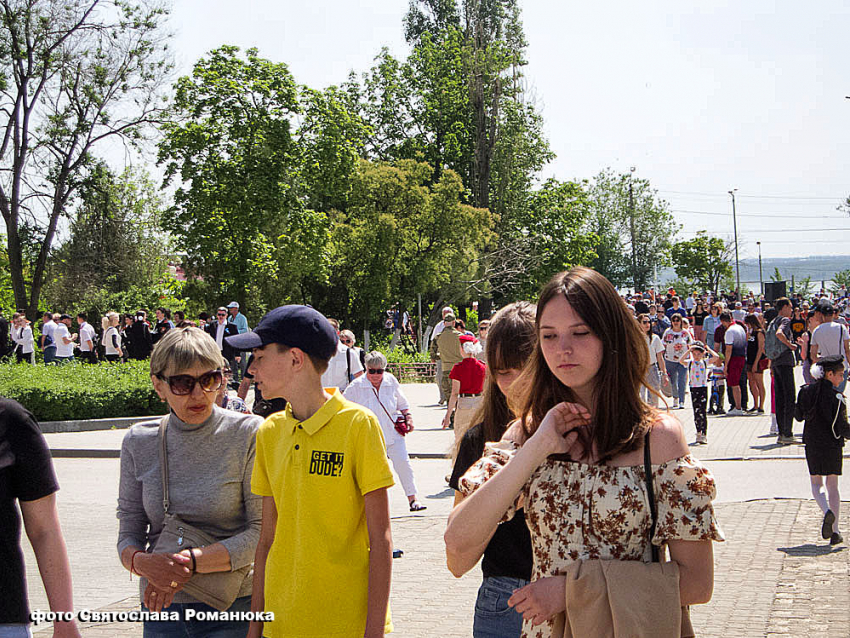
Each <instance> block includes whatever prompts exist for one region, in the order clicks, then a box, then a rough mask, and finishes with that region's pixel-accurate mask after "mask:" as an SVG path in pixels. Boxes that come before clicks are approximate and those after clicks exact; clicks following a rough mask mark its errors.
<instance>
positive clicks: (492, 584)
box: [448, 301, 537, 638]
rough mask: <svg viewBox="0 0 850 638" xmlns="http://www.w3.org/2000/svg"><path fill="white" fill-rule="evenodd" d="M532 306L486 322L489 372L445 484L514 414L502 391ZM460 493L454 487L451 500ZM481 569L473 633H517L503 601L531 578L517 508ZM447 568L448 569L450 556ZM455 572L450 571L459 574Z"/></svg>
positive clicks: (520, 359)
mask: <svg viewBox="0 0 850 638" xmlns="http://www.w3.org/2000/svg"><path fill="white" fill-rule="evenodd" d="M535 311H536V309H535V306H534V305H533V304H530V303H528V302H525V301H520V302H518V303H514V304H511V305H509V306H506V307H505V308H503V309H502V310H500V311H499V312H498V313H497V314H496V316H495V317H494V318H493V321H492V323H491V324H490V328H489V334H488V337H487V361H488V367H489V374H488V375H487V381H486V385H485V388H484V398H483V400H482V405H481V408H480V410H479V411H478V413H477V414H476V415H475V419H474V420H473V422H475V423H477V425H475V426H473V427H471V428H470V429H469V430H467V432H466V434H465V435H464V437H463V438H462V439H461V441H460V446H459V448H458V452H457V460H456V462H455V465H454V469H453V470H452V476H451V480H450V481H449V485H451V487H452V488H454V489H455V490H457V489H458V480H459V479H460V477H461V476H463V475H464V474H465V473H466V471H467V470H468V469H469V468H470V467H471V466H472V464H473V463H475V462H476V461H477V460H478V459H479V458H481V455H482V454H483V453H484V443H485V442H488V441H498V440H500V439H501V438H502V435H503V434H504V433H505V430H506V429H507V426H508V424H509V423H510V422H511V421H513V420H514V419H515V418H516V416H515V415H514V413H513V412H512V411H511V410H510V408H509V407H508V402H507V399H506V397H505V393H506V392H507V391H508V389H509V388H510V386H511V384H512V383H513V382H514V380H515V379H516V378H517V376H519V373H520V371H521V370H522V367H523V366H524V365H525V362H526V361H527V360H528V358H529V356H531V352H532V350H533V349H534V343H535V340H536V338H537V337H536V330H535V323H534V320H535ZM462 499H463V496H462V495H461V493H460V492H458V491H455V505H457V504H458V503H460V501H461V500H462ZM483 555H484V558H483V561H482V563H481V569H482V571H483V572H484V582H483V583H482V584H481V587H480V589H479V590H478V600H477V601H476V603H475V619H474V622H473V630H472V635H473V637H474V638H494V637H499V638H501V637H505V638H507V637H519V636H520V634H521V633H522V614H520V613H517V612H516V611H514V609H513V608H512V607H510V606H508V599H509V598H510V597H511V595H512V594H513V591H514V590H515V589H519V588H520V587H523V586H525V585H527V584H528V582H529V580H530V579H531V564H532V557H531V537H530V535H529V533H528V528H527V527H526V524H525V516H524V515H523V512H522V511H520V512H518V513H517V515H516V516H514V518H512V519H511V520H510V521H508V522H506V523H503V524H501V525H499V527H498V529H497V530H496V533H495V534H493V536H492V538H491V539H490V542H489V543H488V544H487V546H486V548H485V549H484V554H483ZM448 562H449V568H450V569H452V561H451V556H450V557H449V561H448ZM461 575H462V574H461V573H455V576H458V577H459V576H461Z"/></svg>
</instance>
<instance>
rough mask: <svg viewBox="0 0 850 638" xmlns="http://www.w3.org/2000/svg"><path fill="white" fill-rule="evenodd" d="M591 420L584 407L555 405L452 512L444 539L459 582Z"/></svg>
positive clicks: (565, 404) (452, 570)
mask: <svg viewBox="0 0 850 638" xmlns="http://www.w3.org/2000/svg"><path fill="white" fill-rule="evenodd" d="M587 418H588V415H587V412H586V410H584V408H582V407H581V406H578V405H576V404H568V403H559V404H558V405H556V406H555V407H554V408H552V409H551V410H549V412H548V413H547V415H546V417H545V418H544V419H543V422H542V423H541V424H540V427H539V428H538V429H537V432H535V433H534V436H532V437H531V438H530V439H529V440H528V441H527V442H526V443H525V444H524V445H523V446H522V447H521V448H520V449H519V450H518V451H517V453H516V455H515V456H514V457H513V458H512V459H511V460H510V462H509V463H508V464H507V465H505V467H503V468H502V469H501V470H499V471H498V472H497V473H496V475H495V476H493V477H492V478H491V479H490V480H488V481H487V482H486V483H484V485H482V486H481V487H480V488H478V489H477V490H476V491H475V492H474V493H473V494H471V495H470V496H469V497H467V498H465V499H464V500H463V501H462V502H461V503H460V504H459V505H458V506H457V507H455V508H454V509H453V510H452V512H451V514H449V522H448V526H447V527H446V532H445V534H444V536H443V538H444V540H445V543H446V563H447V565H448V568H449V571H451V572H452V574H454V575H455V576H457V577H458V578H459V577H460V576H462V575H463V574H465V573H466V572H467V571H469V570H470V569H472V567H474V566H475V563H477V562H478V559H479V558H480V557H481V554H483V553H484V549H485V548H486V547H487V543H489V542H490V538H491V537H492V536H493V533H494V532H495V531H496V527H497V526H498V524H499V522H500V521H501V520H502V516H504V514H505V512H507V511H508V508H510V506H511V505H512V504H513V503H514V501H515V500H516V497H517V495H518V494H519V492H520V490H521V489H522V488H523V486H524V485H525V483H526V482H527V481H528V478H529V477H530V476H531V474H532V473H533V472H534V470H536V469H537V467H538V466H539V465H540V464H541V463H542V462H543V461H544V460H545V459H546V457H547V456H549V455H550V454H559V453H564V454H566V453H569V452H570V450H572V449H573V446H574V444H575V442H576V440H577V439H578V435H577V433H576V432H573V431H572V430H574V429H575V428H577V427H581V426H583V425H584V424H585V423H586V422H587Z"/></svg>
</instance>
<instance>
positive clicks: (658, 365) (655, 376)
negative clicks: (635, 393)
mask: <svg viewBox="0 0 850 638" xmlns="http://www.w3.org/2000/svg"><path fill="white" fill-rule="evenodd" d="M637 320H638V323H639V324H640V329H641V332H643V333H644V336H645V337H646V345H647V347H648V348H649V369H648V370H647V372H646V379H644V386H643V387H642V388H641V390H640V394H641V398H642V399H643V400H644V401H646V402H647V403H648V404H649V405H651V406H652V407H653V408H654V407H656V406H657V405H658V393H659V392H660V390H661V381H662V379H664V380H666V379H667V378H668V377H667V367H666V366H665V365H664V357H663V356H662V355H663V354H664V344H662V343H661V337H659V336H658V335H657V334H655V333H654V332H652V322H650V320H649V315H648V314H645V313H644V314H640V315H638V316H637Z"/></svg>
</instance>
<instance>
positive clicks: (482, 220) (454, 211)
mask: <svg viewBox="0 0 850 638" xmlns="http://www.w3.org/2000/svg"><path fill="white" fill-rule="evenodd" d="M433 172H434V169H433V168H431V167H430V166H428V165H427V164H425V163H422V162H414V161H412V160H401V161H399V162H396V163H394V164H388V163H380V162H375V163H372V162H368V161H365V160H364V161H361V162H360V165H359V170H358V171H357V173H356V174H355V176H354V179H353V185H352V192H351V196H350V198H349V200H348V204H347V206H346V207H345V209H344V210H342V211H338V212H335V213H333V214H332V219H333V227H332V230H331V242H330V251H331V257H330V263H331V264H332V273H331V285H330V287H329V288H328V289H327V290H326V291H325V294H326V295H327V297H326V298H321V297H319V295H313V296H312V298H313V299H314V303H318V304H319V305H321V307H322V308H328V310H329V312H331V313H332V314H334V315H335V316H339V317H341V318H347V319H349V320H351V321H353V322H356V323H357V324H358V325H363V326H364V327H368V326H369V325H370V323H371V322H372V321H373V319H374V317H375V316H376V315H378V314H379V313H381V312H382V311H383V310H385V309H386V308H389V307H390V306H391V305H393V304H394V303H399V304H400V305H401V306H402V307H408V308H409V307H411V304H412V303H413V301H414V300H415V299H416V295H417V293H421V294H422V296H423V298H424V299H425V300H426V301H430V300H431V299H432V298H438V297H441V295H442V294H445V291H447V290H454V291H456V292H455V293H454V294H456V295H458V296H459V297H460V296H461V295H462V293H463V291H464V290H468V287H469V285H470V283H471V282H472V281H473V280H474V278H475V274H476V273H477V271H478V260H479V258H480V254H481V251H482V249H483V248H484V246H485V245H486V243H487V242H488V241H490V240H491V239H492V227H493V219H492V216H491V215H490V213H489V211H487V210H486V209H479V208H473V207H471V206H468V205H465V204H463V203H462V196H463V190H464V189H463V184H462V183H461V180H460V177H459V176H458V175H457V174H456V173H454V172H453V171H450V170H446V171H443V173H442V175H441V176H440V179H439V181H438V182H436V183H434V184H433V185H432V184H431V182H432V180H433Z"/></svg>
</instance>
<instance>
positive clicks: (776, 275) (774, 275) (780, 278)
mask: <svg viewBox="0 0 850 638" xmlns="http://www.w3.org/2000/svg"><path fill="white" fill-rule="evenodd" d="M770 280H771V281H773V282H778V281H785V277H783V276H782V273H781V272H779V266H774V267H773V273H772V274H771V275H770Z"/></svg>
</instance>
